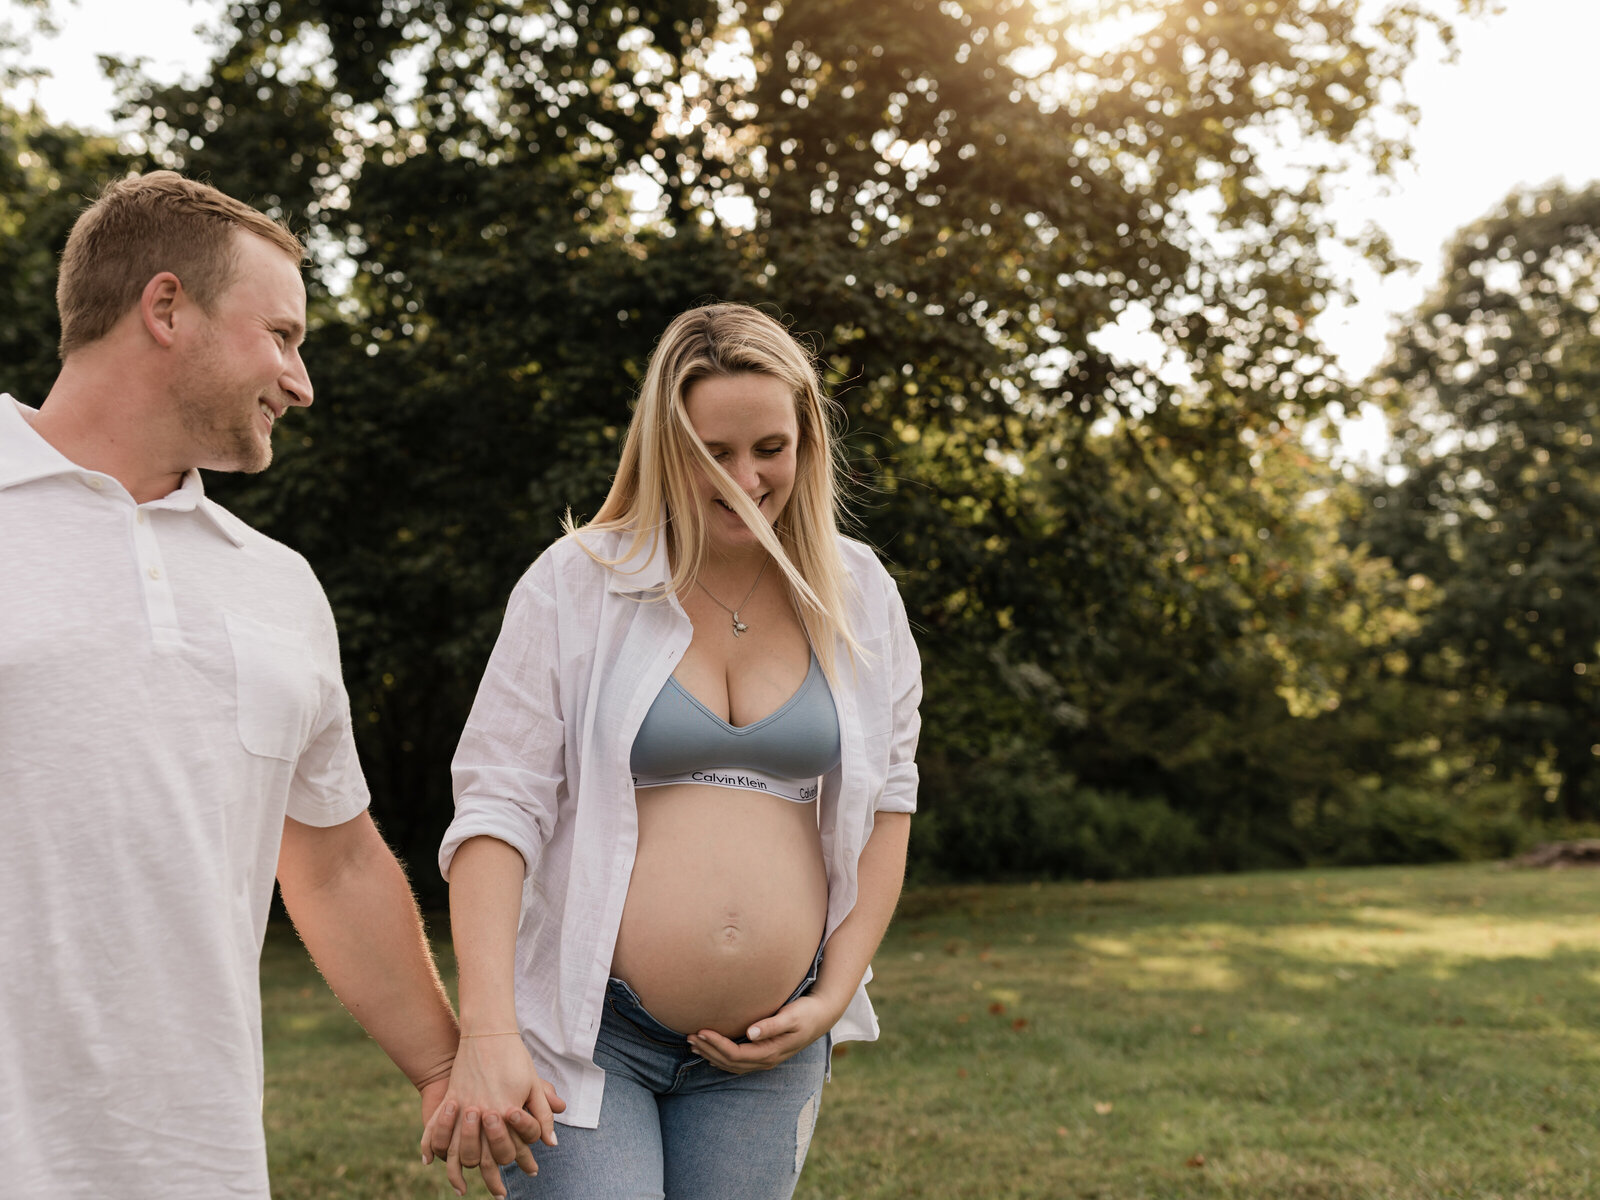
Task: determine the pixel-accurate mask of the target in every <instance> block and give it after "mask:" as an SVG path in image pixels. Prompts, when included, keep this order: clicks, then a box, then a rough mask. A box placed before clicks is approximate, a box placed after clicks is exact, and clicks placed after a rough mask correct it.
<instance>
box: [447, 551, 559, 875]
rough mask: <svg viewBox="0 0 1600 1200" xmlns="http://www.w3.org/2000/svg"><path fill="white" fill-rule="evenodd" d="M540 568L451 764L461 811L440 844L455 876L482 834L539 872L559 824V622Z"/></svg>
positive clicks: (517, 605)
mask: <svg viewBox="0 0 1600 1200" xmlns="http://www.w3.org/2000/svg"><path fill="white" fill-rule="evenodd" d="M531 575H532V572H531V571H530V573H529V575H525V576H523V578H522V580H521V582H519V583H518V584H517V586H516V589H515V590H514V591H513V592H512V593H511V599H510V602H509V603H508V604H507V605H506V617H505V622H504V623H503V624H502V625H501V627H500V637H499V639H498V640H497V641H496V642H495V647H494V653H493V654H491V655H490V656H489V665H488V667H487V669H486V670H485V671H484V675H483V682H482V683H481V684H480V685H479V687H478V696H477V699H476V700H474V701H473V704H472V715H471V716H469V717H468V718H467V726H466V729H465V730H464V731H463V732H462V734H461V744H460V746H459V747H457V749H456V756H455V759H454V761H453V762H452V763H451V767H450V773H451V776H452V779H453V781H454V790H455V801H456V811H455V819H454V820H452V821H451V822H450V828H449V829H447V830H446V831H445V835H444V842H443V843H442V844H441V845H440V847H439V870H440V872H441V873H442V874H443V875H444V877H445V878H446V879H449V878H450V862H451V859H452V858H454V857H455V852H456V849H457V847H459V846H460V845H461V843H463V842H465V841H466V840H467V839H469V838H474V837H482V836H487V837H492V838H498V839H499V840H500V841H502V842H505V843H506V844H507V845H509V846H513V847H515V848H516V850H517V851H518V852H519V853H520V854H521V855H522V859H523V863H524V867H525V871H526V873H528V874H531V873H532V872H533V871H534V869H535V868H536V867H537V866H538V863H539V856H540V854H541V853H542V851H543V849H544V846H545V843H546V842H548V841H549V839H550V834H551V831H552V830H553V829H554V828H555V822H556V803H557V798H558V794H559V793H560V791H561V789H562V788H563V787H564V786H565V774H566V772H565V758H566V750H565V736H566V734H565V727H564V723H563V720H562V713H561V646H560V633H559V622H558V620H557V614H556V606H555V601H554V600H553V599H552V598H551V597H550V595H548V594H547V593H546V592H545V591H544V590H542V589H541V588H540V587H539V586H538V584H537V583H536V582H535V581H534V580H533V579H532V578H531Z"/></svg>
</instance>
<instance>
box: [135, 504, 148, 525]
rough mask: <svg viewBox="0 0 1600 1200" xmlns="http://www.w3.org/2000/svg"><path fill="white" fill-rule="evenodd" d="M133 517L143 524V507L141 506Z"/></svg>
mask: <svg viewBox="0 0 1600 1200" xmlns="http://www.w3.org/2000/svg"><path fill="white" fill-rule="evenodd" d="M133 519H134V520H135V521H137V522H139V524H141V525H143V524H144V521H145V515H144V509H142V508H141V509H140V510H139V511H138V512H136V513H134V514H133Z"/></svg>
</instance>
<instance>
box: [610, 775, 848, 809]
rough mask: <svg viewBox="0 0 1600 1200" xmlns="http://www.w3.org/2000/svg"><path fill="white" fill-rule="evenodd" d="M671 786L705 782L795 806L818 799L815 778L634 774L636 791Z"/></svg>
mask: <svg viewBox="0 0 1600 1200" xmlns="http://www.w3.org/2000/svg"><path fill="white" fill-rule="evenodd" d="M674 783H705V784H710V785H711V786H712V787H725V788H738V789H740V790H742V791H746V792H765V793H766V794H767V795H769V796H778V797H781V798H782V799H784V800H791V801H793V802H794V803H795V804H810V803H811V802H812V801H813V800H815V799H816V798H817V791H818V784H817V781H816V779H814V778H813V779H785V778H784V777H783V776H781V775H767V774H764V773H763V772H761V771H744V770H739V769H737V768H730V769H727V770H714V771H682V772H675V773H673V774H670V775H635V776H634V777H633V786H634V787H636V788H652V787H667V786H669V785H671V784H674Z"/></svg>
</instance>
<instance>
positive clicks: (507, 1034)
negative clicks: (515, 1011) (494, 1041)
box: [461, 1029, 522, 1040]
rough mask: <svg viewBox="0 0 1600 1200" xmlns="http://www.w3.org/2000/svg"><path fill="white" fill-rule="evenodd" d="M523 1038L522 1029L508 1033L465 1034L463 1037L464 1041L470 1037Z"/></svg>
mask: <svg viewBox="0 0 1600 1200" xmlns="http://www.w3.org/2000/svg"><path fill="white" fill-rule="evenodd" d="M521 1036H522V1031H521V1030H520V1029H513V1030H511V1031H510V1032H508V1033H463V1034H462V1035H461V1037H462V1038H463V1040H464V1039H466V1038H469V1037H521Z"/></svg>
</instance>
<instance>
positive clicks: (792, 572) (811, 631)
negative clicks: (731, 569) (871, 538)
mask: <svg viewBox="0 0 1600 1200" xmlns="http://www.w3.org/2000/svg"><path fill="white" fill-rule="evenodd" d="M730 375H767V376H770V377H771V378H773V379H776V380H778V381H779V382H781V383H783V384H784V385H785V386H787V387H788V388H789V390H790V393H791V394H792V395H793V396H794V404H795V415H796V418H797V421H798V424H799V429H800V436H799V442H798V445H797V446H796V456H795V457H796V461H795V481H794V491H793V492H792V493H790V496H789V502H788V504H786V505H785V506H784V508H783V511H782V512H781V513H780V514H779V515H778V519H777V521H776V523H775V524H772V525H769V524H768V523H767V521H766V519H765V518H764V517H763V516H762V515H761V512H760V510H758V509H757V508H756V506H755V505H754V504H752V503H751V502H750V498H749V497H748V496H746V495H745V494H744V489H742V488H741V487H739V485H738V484H737V483H735V482H734V480H733V477H732V476H730V475H729V474H728V473H727V472H726V471H724V470H723V469H722V466H721V465H720V464H719V463H718V462H717V461H716V459H714V458H713V457H712V456H711V454H710V452H709V451H708V450H706V448H705V446H704V445H703V444H702V443H701V441H700V439H699V438H698V437H697V436H696V435H695V432H694V426H693V425H691V424H690V422H689V412H688V408H687V406H686V403H685V401H686V398H687V396H688V394H689V389H690V388H691V387H693V386H694V385H695V384H696V383H698V382H699V381H700V380H702V379H714V378H719V377H724V376H730ZM838 412H839V410H838V406H837V405H836V404H835V403H834V401H832V400H831V399H829V398H828V397H827V396H825V395H824V394H823V391H822V385H821V383H820V381H819V379H818V375H817V367H816V364H815V362H814V361H813V359H812V356H811V355H810V353H809V352H808V351H807V350H806V349H805V347H803V346H801V345H800V343H799V342H797V341H796V340H795V339H794V338H793V337H792V336H791V335H790V333H789V331H788V330H787V329H785V328H784V327H783V326H782V325H780V324H779V323H778V322H777V321H775V320H773V319H772V318H771V317H769V316H767V315H766V314H765V313H763V312H762V311H761V310H759V309H756V308H752V307H750V306H749V305H745V304H711V305H707V306H706V307H704V308H695V309H690V310H689V311H688V312H686V313H683V314H681V315H680V316H678V317H677V318H675V319H674V320H673V322H672V323H671V324H670V325H668V326H667V329H666V332H665V333H663V334H662V335H661V340H660V342H658V343H657V344H656V348H655V352H654V353H653V354H652V355H651V356H650V367H649V370H648V371H646V373H645V377H644V384H643V386H642V387H641V388H640V390H639V399H638V402H637V404H636V405H635V407H634V412H633V419H632V420H631V421H630V422H629V423H628V432H627V436H626V437H625V438H624V439H623V443H622V461H621V462H620V463H619V464H618V466H617V475H616V478H615V479H614V480H612V483H611V491H610V493H609V494H608V495H607V496H606V499H605V503H604V504H602V505H601V506H600V511H599V512H598V513H596V514H595V516H594V519H593V520H591V521H590V522H589V523H588V524H587V525H584V526H583V527H582V529H581V530H580V529H578V528H576V527H575V526H574V525H573V522H572V516H571V514H570V513H569V514H568V515H567V519H566V521H565V522H564V528H565V530H566V532H567V533H569V534H572V533H578V532H612V531H616V532H622V533H630V534H632V541H631V542H630V543H629V546H628V549H627V550H626V551H625V552H624V553H623V554H622V555H620V556H619V557H618V558H615V559H605V558H601V557H600V556H599V555H598V554H596V553H595V552H594V550H593V549H592V548H591V547H590V546H588V545H587V544H585V541H584V539H582V538H579V539H578V541H579V545H582V546H583V547H584V549H585V551H586V552H588V554H589V555H590V556H591V557H593V558H594V559H595V560H596V561H597V562H601V563H604V564H605V565H606V566H608V567H612V568H615V567H617V566H618V565H619V564H621V563H623V562H626V561H628V560H629V559H631V558H633V557H634V555H636V554H638V553H639V551H640V549H641V548H642V547H643V545H644V543H645V541H646V540H647V539H649V540H650V541H652V542H654V541H655V540H656V539H658V538H660V537H662V536H663V535H664V536H665V537H666V540H667V549H668V553H669V556H670V562H671V564H672V577H671V579H670V580H669V582H668V583H667V585H666V587H665V588H663V590H662V597H663V598H664V597H665V596H666V595H667V594H669V593H671V594H679V593H682V592H683V591H684V590H685V589H686V588H688V587H689V586H691V585H692V583H693V581H694V579H695V576H696V575H697V574H698V573H699V570H700V566H701V563H702V561H703V559H704V555H705V552H706V519H705V514H704V513H703V512H702V511H701V508H700V504H699V502H698V500H697V498H696V489H695V484H696V477H697V476H698V475H702V474H703V475H705V476H706V477H708V478H710V479H711V480H713V481H714V482H715V483H716V484H717V486H718V489H719V491H720V492H721V495H722V499H723V500H724V501H725V502H726V503H727V504H728V506H729V507H730V508H732V509H733V511H734V512H736V513H738V514H739V516H740V518H741V519H742V520H743V521H744V523H745V525H746V526H747V527H748V528H749V529H750V530H751V532H752V533H754V534H755V536H756V538H757V539H758V540H759V541H760V542H761V544H762V546H764V547H765V548H766V550H767V551H768V553H770V554H771V555H772V557H773V559H774V560H775V561H776V562H777V564H778V566H779V568H780V569H781V570H782V571H783V574H784V577H785V579H786V580H787V581H788V585H789V594H790V596H791V597H792V599H793V601H794V605H795V610H796V611H797V612H798V613H799V615H800V620H801V623H802V624H803V625H804V626H805V630H806V635H807V636H808V637H809V638H810V640H811V645H812V647H813V648H814V649H815V650H816V654H817V658H818V661H819V662H820V663H821V664H822V669H823V670H824V671H825V672H826V673H827V675H828V677H829V679H830V680H832V679H835V678H836V677H835V674H834V669H835V663H834V653H833V651H834V640H835V638H836V637H837V638H841V639H842V640H843V641H844V643H845V645H846V646H847V647H848V648H849V650H850V652H851V654H852V655H854V654H856V653H859V652H860V649H861V646H860V643H859V642H858V641H857V640H856V638H855V636H854V632H853V631H852V630H851V628H850V620H849V615H848V612H847V591H848V588H849V586H850V581H849V577H848V576H847V575H846V574H845V569H844V560H843V559H842V558H841V557H840V554H839V540H838V522H839V517H840V514H841V509H840V497H839V491H838V485H837V479H838V474H839V470H838V465H837V463H836V462H835V455H836V454H837V453H838V450H837V442H836V439H835V437H834V426H835V424H836V422H837V421H838V420H839V416H838Z"/></svg>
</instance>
